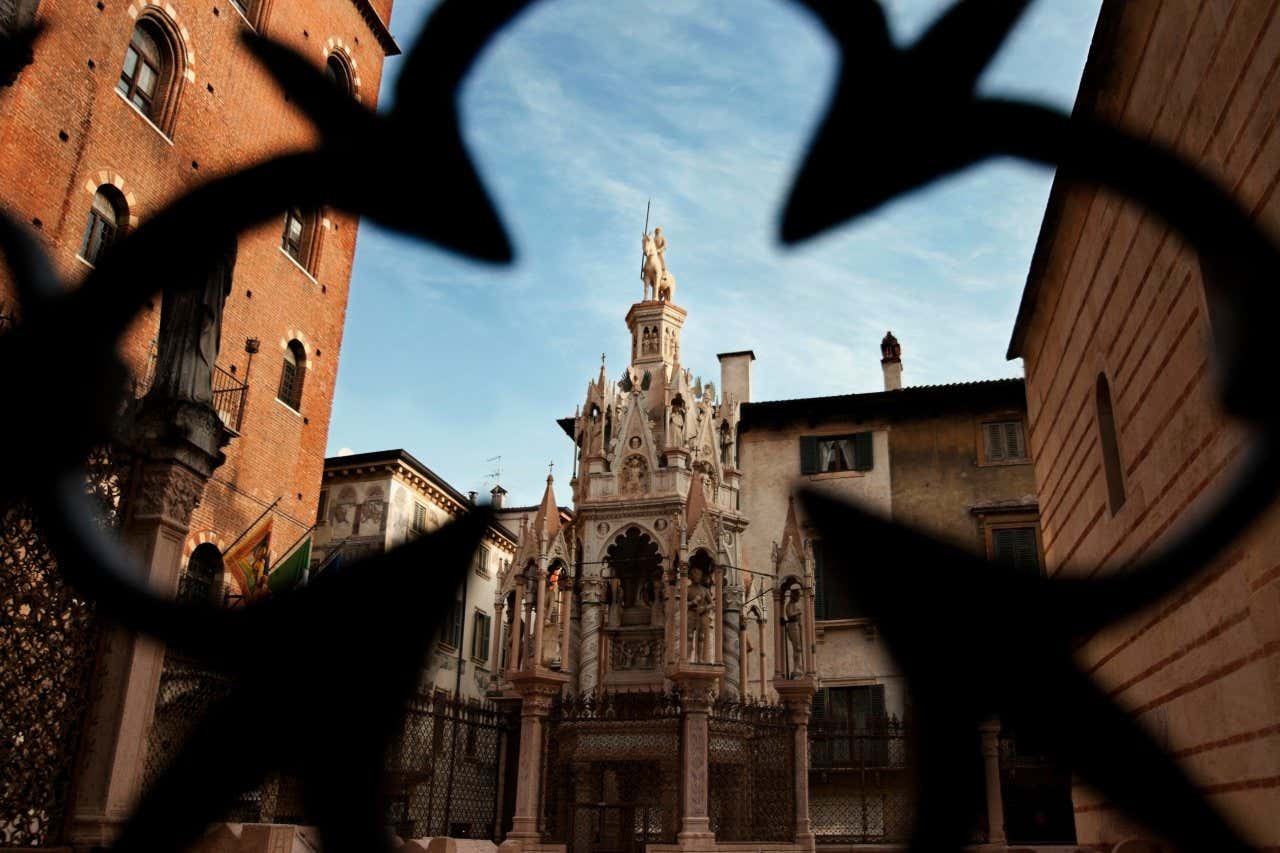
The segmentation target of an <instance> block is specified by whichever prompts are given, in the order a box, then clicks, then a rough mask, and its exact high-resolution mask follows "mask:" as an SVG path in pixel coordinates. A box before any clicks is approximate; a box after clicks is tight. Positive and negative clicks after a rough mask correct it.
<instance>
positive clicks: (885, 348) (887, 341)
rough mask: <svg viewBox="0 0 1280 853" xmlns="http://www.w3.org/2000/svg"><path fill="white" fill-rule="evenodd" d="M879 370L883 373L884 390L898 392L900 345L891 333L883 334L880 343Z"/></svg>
mask: <svg viewBox="0 0 1280 853" xmlns="http://www.w3.org/2000/svg"><path fill="white" fill-rule="evenodd" d="M880 356H881V358H880V368H881V369H882V370H883V371H884V390H886V391H898V390H900V389H901V388H902V344H900V343H898V339H897V338H895V337H894V336H893V332H885V333H884V340H883V341H881V342H880Z"/></svg>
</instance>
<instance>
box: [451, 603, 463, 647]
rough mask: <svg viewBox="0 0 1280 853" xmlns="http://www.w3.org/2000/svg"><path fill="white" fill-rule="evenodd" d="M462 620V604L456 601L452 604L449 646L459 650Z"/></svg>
mask: <svg viewBox="0 0 1280 853" xmlns="http://www.w3.org/2000/svg"><path fill="white" fill-rule="evenodd" d="M463 618H464V616H463V613H462V602H461V601H460V600H458V601H454V602H453V625H452V626H451V627H452V629H453V630H452V632H451V633H452V637H451V645H452V646H453V647H454V648H455V649H460V648H462V620H463Z"/></svg>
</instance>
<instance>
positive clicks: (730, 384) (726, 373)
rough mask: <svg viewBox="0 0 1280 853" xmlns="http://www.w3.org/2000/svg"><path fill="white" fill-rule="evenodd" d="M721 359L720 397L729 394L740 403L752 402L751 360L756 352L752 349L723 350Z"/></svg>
mask: <svg viewBox="0 0 1280 853" xmlns="http://www.w3.org/2000/svg"><path fill="white" fill-rule="evenodd" d="M716 358H718V359H720V395H721V396H720V399H722V400H723V399H724V395H725V394H728V395H730V396H732V397H733V399H735V400H737V401H738V402H739V403H750V402H751V362H753V361H755V360H756V354H755V353H754V352H752V351H751V350H749V349H748V350H742V351H740V352H722V353H720V354H719V355H717V356H716Z"/></svg>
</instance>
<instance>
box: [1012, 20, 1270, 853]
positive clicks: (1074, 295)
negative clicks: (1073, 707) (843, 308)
mask: <svg viewBox="0 0 1280 853" xmlns="http://www.w3.org/2000/svg"><path fill="white" fill-rule="evenodd" d="M1277 8H1278V7H1277V4H1276V3H1274V2H1271V0H1241V2H1237V3H1214V2H1208V0H1201V1H1200V2H1188V3H1161V2H1158V0H1127V2H1120V0H1108V1H1107V2H1106V3H1105V4H1104V5H1103V9H1102V15H1101V19H1100V22H1099V25H1098V30H1097V34H1096V36H1095V39H1094V43H1093V47H1092V50H1091V53H1090V56H1089V61H1088V64H1087V67H1086V69H1085V72H1084V77H1083V80H1082V83H1081V89H1080V94H1079V98H1078V100H1077V103H1076V111H1077V113H1079V114H1084V115H1092V116H1097V117H1099V118H1101V119H1103V120H1105V121H1108V122H1112V123H1116V124H1119V125H1121V126H1123V127H1124V128H1126V129H1128V130H1129V131H1130V132H1132V133H1135V134H1137V135H1139V136H1141V137H1145V138H1149V139H1151V140H1153V141H1156V142H1159V143H1162V144H1164V145H1167V146H1170V147H1172V148H1173V149H1174V150H1176V151H1178V152H1179V153H1181V154H1182V155H1183V156H1184V157H1187V158H1189V159H1190V160H1192V161H1194V162H1196V163H1197V164H1198V165H1199V166H1200V167H1201V168H1203V169H1205V170H1207V171H1208V172H1209V173H1210V174H1212V175H1214V176H1215V177H1216V178H1217V179H1218V180H1219V181H1220V182H1221V183H1222V185H1224V186H1225V187H1227V188H1228V189H1229V190H1230V191H1231V192H1232V193H1233V194H1234V196H1235V197H1236V198H1237V199H1238V200H1239V201H1240V202H1241V203H1242V204H1243V205H1244V207H1245V208H1246V209H1247V210H1250V211H1252V213H1253V215H1254V216H1255V217H1256V218H1257V219H1258V221H1259V222H1260V223H1262V224H1263V225H1264V226H1267V227H1270V228H1271V231H1272V233H1273V234H1274V233H1276V227H1277V226H1278V225H1280V201H1278V200H1277V197H1276V195H1275V189H1276V186H1277V183H1280V166H1278V165H1277V164H1280V137H1277V134H1276V130H1277V111H1278V109H1280V106H1278V105H1280V76H1278V75H1277V73H1276V69H1277V66H1278V65H1280V15H1277ZM1204 274H1205V271H1204V269H1203V268H1202V267H1201V264H1200V261H1199V258H1198V256H1197V254H1196V252H1195V251H1194V249H1192V248H1189V247H1188V246H1187V245H1186V244H1185V243H1184V242H1183V241H1182V240H1181V239H1180V238H1179V236H1178V235H1176V234H1174V233H1172V232H1171V231H1170V230H1169V229H1168V228H1167V227H1166V226H1165V225H1164V224H1163V223H1161V222H1159V221H1157V220H1156V219H1155V217H1153V216H1151V215H1150V214H1149V213H1147V212H1146V211H1144V210H1143V209H1142V208H1140V207H1139V206H1138V205H1136V204H1134V203H1132V202H1130V201H1128V200H1126V199H1124V198H1122V197H1120V196H1118V195H1116V194H1113V193H1110V192H1106V191H1103V190H1100V189H1098V188H1096V187H1093V186H1086V185H1081V184H1078V183H1073V182H1070V181H1066V180H1062V179H1059V180H1057V181H1056V182H1055V184H1054V187H1053V191H1052V193H1051V196H1050V200H1049V205H1048V209H1047V211H1046V214H1045V219H1044V224H1043V227H1042V230H1041V233H1040V239H1039V243H1038V245H1037V247H1036V252H1035V256H1034V259H1033V262H1032V267H1031V271H1030V274H1029V276H1028V278H1027V286H1026V291H1025V293H1024V294H1023V299H1022V306H1021V309H1020V311H1019V316H1018V322H1017V325H1016V328H1015V330H1014V333H1013V339H1012V342H1011V344H1010V347H1009V356H1010V357H1011V358H1015V357H1021V358H1023V359H1024V360H1025V364H1026V381H1027V405H1028V412H1029V415H1030V424H1031V427H1030V434H1029V438H1030V445H1031V450H1032V455H1033V456H1034V458H1035V460H1036V479H1037V482H1038V490H1039V503H1040V507H1041V526H1042V529H1043V531H1044V551H1045V558H1046V562H1047V566H1048V570H1049V572H1050V573H1051V574H1056V573H1058V572H1063V571H1067V572H1075V573H1080V574H1093V573H1096V572H1100V571H1124V569H1125V568H1126V567H1128V566H1131V565H1133V564H1134V563H1135V562H1137V561H1139V560H1142V559H1143V558H1144V557H1145V556H1146V555H1148V554H1150V553H1151V552H1152V550H1153V549H1155V548H1157V547H1159V546H1160V544H1161V543H1162V542H1164V541H1167V537H1168V535H1169V533H1170V532H1171V531H1176V530H1178V529H1179V528H1181V527H1182V526H1184V525H1185V523H1186V522H1187V520H1189V519H1191V518H1192V517H1194V516H1195V515H1196V513H1197V512H1198V511H1199V510H1200V509H1201V508H1203V506H1204V505H1205V504H1204V502H1205V501H1207V500H1211V499H1212V496H1213V495H1214V493H1215V491H1216V490H1217V489H1218V488H1219V487H1220V486H1221V485H1223V484H1224V483H1225V482H1226V481H1227V479H1228V478H1230V477H1231V476H1232V475H1233V471H1232V468H1233V465H1234V464H1235V463H1237V462H1238V461H1239V460H1240V457H1241V451H1242V450H1243V449H1244V447H1245V445H1246V442H1247V438H1246V436H1245V434H1244V432H1243V431H1242V430H1241V428H1240V427H1239V426H1238V425H1236V424H1233V423H1232V422H1230V421H1228V420H1227V419H1226V418H1225V417H1224V415H1223V414H1222V412H1221V410H1220V408H1219V406H1218V405H1217V401H1216V399H1215V386H1214V381H1213V373H1212V369H1211V363H1210V360H1209V358H1210V356H1209V343H1210V341H1211V339H1212V336H1213V335H1214V334H1221V333H1222V329H1220V328H1218V329H1215V328H1214V323H1213V317H1212V314H1211V312H1210V307H1209V304H1208V302H1207V300H1206V295H1205V287H1204V280H1205V279H1204ZM1257 391H1258V393H1265V389H1263V388H1259V389H1257ZM1278 549H1280V514H1277V512H1276V511H1274V510H1273V511H1272V512H1270V513H1269V514H1268V515H1267V516H1266V517H1265V519H1264V521H1263V522H1262V523H1260V524H1259V525H1257V526H1256V527H1255V528H1254V530H1253V531H1252V532H1251V533H1250V534H1249V535H1247V536H1246V537H1244V538H1243V539H1241V540H1240V541H1239V542H1237V543H1236V545H1235V546H1234V547H1233V548H1231V549H1230V551H1229V552H1228V553H1227V554H1225V555H1223V556H1222V557H1221V558H1220V559H1219V560H1218V561H1217V562H1216V564H1215V565H1213V566H1212V567H1211V569H1210V570H1209V571H1208V573H1207V574H1205V575H1203V576H1202V577H1201V578H1199V579H1198V580H1197V581H1196V582H1195V583H1194V584H1193V585H1191V586H1190V587H1188V588H1187V589H1185V590H1182V591H1180V592H1179V593H1178V594H1177V595H1176V596H1175V597H1173V598H1171V599H1170V600H1167V601H1163V602H1161V603H1159V604H1158V605H1156V606H1154V607H1152V608H1151V609H1150V610H1149V611H1148V612H1145V613H1142V614H1140V615H1139V616H1137V617H1135V618H1134V619H1132V620H1130V621H1128V622H1126V623H1124V624H1121V625H1117V626H1115V627H1113V628H1111V629H1109V630H1106V631H1103V632H1101V633H1099V634H1098V635H1097V636H1095V637H1093V638H1092V639H1091V641H1090V642H1089V643H1088V644H1087V645H1086V646H1085V647H1084V648H1083V649H1082V660H1083V662H1084V663H1085V665H1086V669H1087V670H1088V671H1089V672H1090V673H1091V675H1092V677H1093V678H1095V679H1097V680H1098V681H1099V682H1100V684H1101V685H1102V686H1103V687H1104V688H1105V689H1106V690H1107V691H1108V692H1109V693H1110V695H1111V696H1112V697H1114V699H1115V700H1116V701H1117V702H1119V703H1120V704H1121V705H1122V706H1124V707H1125V708H1128V709H1129V710H1130V711H1131V713H1133V714H1134V715H1135V716H1136V717H1137V719H1138V720H1140V721H1141V722H1142V723H1143V724H1144V725H1146V726H1147V728H1148V729H1149V730H1151V731H1152V732H1153V733H1154V734H1155V735H1156V736H1157V737H1158V738H1159V739H1160V740H1161V741H1162V742H1163V743H1164V744H1166V745H1167V747H1168V748H1169V749H1170V750H1172V752H1173V754H1174V755H1175V756H1176V757H1177V758H1178V759H1179V760H1180V761H1181V762H1182V764H1183V766H1184V767H1185V768H1186V769H1187V771H1188V772H1189V773H1190V774H1191V776H1192V778H1193V779H1194V780H1195V781H1196V782H1197V783H1198V784H1199V785H1200V786H1201V787H1202V789H1203V790H1204V792H1205V793H1206V795H1208V796H1209V797H1210V798H1211V800H1212V802H1213V803H1214V804H1215V805H1217V806H1219V807H1220V808H1222V809H1224V810H1225V811H1226V812H1227V813H1228V814H1229V815H1230V816H1232V817H1233V818H1234V819H1235V820H1236V821H1237V822H1238V823H1239V825H1240V826H1241V827H1243V828H1244V829H1245V830H1246V831H1247V833H1248V835H1249V837H1250V840H1252V841H1253V842H1254V843H1255V844H1257V845H1259V848H1260V849H1268V850H1271V849H1277V848H1276V845H1278V844H1280V808H1277V803H1278V802H1280V801H1278V799H1277V791H1278V790H1280V727H1277V725H1276V721H1277V719H1280V688H1277V685H1278V684H1280V658H1278V657H1277V652H1278V651H1280V569H1278V568H1277V566H1276V553H1277V550H1278ZM1074 807H1075V813H1076V825H1077V830H1078V836H1079V841H1080V843H1081V844H1082V845H1088V846H1093V847H1096V848H1097V849H1099V850H1110V849H1112V846H1111V845H1114V844H1116V843H1119V842H1121V841H1123V840H1125V839H1126V838H1129V837H1131V836H1140V835H1142V834H1143V833H1142V830H1141V829H1140V828H1136V827H1132V826H1130V825H1128V824H1127V822H1126V821H1125V820H1124V819H1123V817H1122V815H1120V814H1119V813H1118V812H1116V811H1115V810H1114V809H1113V808H1112V807H1111V806H1110V805H1109V804H1108V803H1107V802H1106V801H1104V800H1102V799H1101V798H1100V797H1099V795H1098V794H1097V793H1096V792H1094V791H1091V790H1088V789H1084V788H1077V789H1076V790H1075V792H1074ZM1167 841H1170V842H1173V841H1177V839H1167Z"/></svg>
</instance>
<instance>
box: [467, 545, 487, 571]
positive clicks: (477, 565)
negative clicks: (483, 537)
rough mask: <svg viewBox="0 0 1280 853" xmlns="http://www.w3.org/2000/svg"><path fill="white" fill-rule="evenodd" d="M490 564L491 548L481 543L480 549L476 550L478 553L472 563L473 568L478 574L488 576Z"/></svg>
mask: <svg viewBox="0 0 1280 853" xmlns="http://www.w3.org/2000/svg"><path fill="white" fill-rule="evenodd" d="M488 565H489V549H488V548H486V547H484V546H483V545H481V546H480V549H479V550H478V551H476V555H475V557H474V558H473V561H472V563H471V568H473V569H474V570H475V573H476V574H478V575H480V576H481V577H486V578H487V577H488V576H489V572H488Z"/></svg>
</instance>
